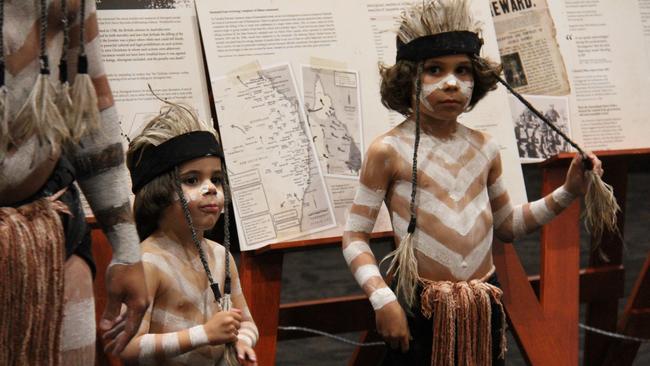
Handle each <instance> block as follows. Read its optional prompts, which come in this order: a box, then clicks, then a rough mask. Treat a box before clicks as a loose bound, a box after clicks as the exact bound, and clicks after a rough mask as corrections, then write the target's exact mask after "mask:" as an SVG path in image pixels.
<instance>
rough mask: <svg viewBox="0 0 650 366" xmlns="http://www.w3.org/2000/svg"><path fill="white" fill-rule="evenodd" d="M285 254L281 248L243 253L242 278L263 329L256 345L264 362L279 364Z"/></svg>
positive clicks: (260, 361) (265, 364) (269, 365)
mask: <svg viewBox="0 0 650 366" xmlns="http://www.w3.org/2000/svg"><path fill="white" fill-rule="evenodd" d="M283 256H284V254H283V253H282V252H279V251H278V252H270V253H263V254H249V253H246V252H242V254H241V265H240V267H241V268H240V270H239V278H240V281H241V285H242V291H243V292H244V296H245V297H246V301H247V302H248V307H249V308H250V310H251V314H252V315H253V320H255V324H256V325H257V329H258V330H259V333H260V338H259V340H258V341H257V345H256V346H255V352H256V353H257V360H258V361H257V362H258V365H260V366H274V365H275V351H276V348H277V335H278V319H279V310H280V288H281V283H282V260H283Z"/></svg>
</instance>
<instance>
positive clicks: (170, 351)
mask: <svg viewBox="0 0 650 366" xmlns="http://www.w3.org/2000/svg"><path fill="white" fill-rule="evenodd" d="M162 349H163V352H165V356H167V357H173V356H175V355H177V354H178V352H179V351H180V349H181V345H180V344H179V343H178V333H176V332H174V333H165V334H163V335H162Z"/></svg>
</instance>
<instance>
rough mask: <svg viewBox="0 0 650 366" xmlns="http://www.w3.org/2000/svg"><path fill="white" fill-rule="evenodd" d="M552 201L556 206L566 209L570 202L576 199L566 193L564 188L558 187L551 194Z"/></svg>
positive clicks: (571, 194)
mask: <svg viewBox="0 0 650 366" xmlns="http://www.w3.org/2000/svg"><path fill="white" fill-rule="evenodd" d="M551 195H552V197H553V201H555V202H557V204H558V205H560V206H562V207H568V206H569V205H570V204H571V202H573V200H574V199H575V198H576V196H575V195H574V194H573V193H571V192H569V191H567V190H566V189H565V188H564V186H560V187H558V188H557V189H556V190H554V191H553V193H551Z"/></svg>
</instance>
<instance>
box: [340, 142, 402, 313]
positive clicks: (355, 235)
mask: <svg viewBox="0 0 650 366" xmlns="http://www.w3.org/2000/svg"><path fill="white" fill-rule="evenodd" d="M392 164H394V162H393V161H391V150H390V148H389V147H388V146H386V144H384V143H383V142H381V140H379V139H378V140H376V141H375V142H373V144H372V145H370V147H369V148H368V152H367V153H366V158H365V161H364V164H363V167H362V169H361V173H360V176H359V188H358V189H357V193H356V195H355V197H354V201H353V203H352V206H351V208H350V213H349V216H348V220H347V222H346V224H345V229H344V231H343V257H344V258H345V261H346V263H347V264H348V266H349V267H350V270H351V271H352V274H353V275H354V278H355V280H356V281H357V283H358V284H359V286H361V288H362V289H363V291H364V292H365V293H366V295H367V296H368V298H369V299H370V302H371V303H372V307H373V308H374V309H375V310H378V309H381V308H382V307H384V306H385V305H386V304H388V303H390V302H394V301H396V300H397V298H396V297H395V294H393V291H391V289H390V288H389V287H388V286H387V285H386V282H385V281H384V279H383V277H382V276H381V273H380V272H379V267H378V266H377V260H376V259H375V256H374V255H373V253H372V250H371V249H370V246H369V245H368V244H369V241H370V233H371V232H372V229H373V227H374V225H375V220H376V219H377V215H378V214H379V210H380V208H381V204H382V202H383V201H384V198H385V196H386V190H387V188H388V185H389V184H390V181H391V179H392V169H391V168H390V167H391V165H392Z"/></svg>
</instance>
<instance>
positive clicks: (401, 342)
mask: <svg viewBox="0 0 650 366" xmlns="http://www.w3.org/2000/svg"><path fill="white" fill-rule="evenodd" d="M375 319H376V321H377V332H379V334H380V335H381V336H382V338H384V341H385V342H386V343H388V345H389V346H390V348H393V349H397V347H399V348H401V350H402V352H407V351H408V350H409V340H410V339H411V336H410V334H409V328H408V322H407V321H406V314H405V313H404V309H402V306H401V305H400V304H399V303H398V302H397V301H393V302H390V303H388V304H386V305H384V306H383V307H382V308H381V309H378V310H375Z"/></svg>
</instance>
